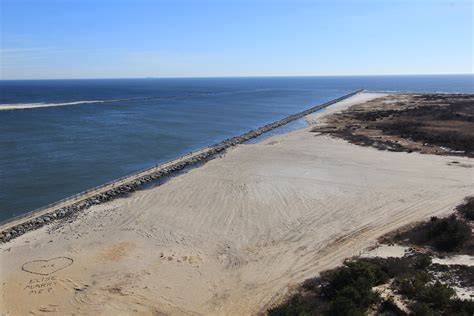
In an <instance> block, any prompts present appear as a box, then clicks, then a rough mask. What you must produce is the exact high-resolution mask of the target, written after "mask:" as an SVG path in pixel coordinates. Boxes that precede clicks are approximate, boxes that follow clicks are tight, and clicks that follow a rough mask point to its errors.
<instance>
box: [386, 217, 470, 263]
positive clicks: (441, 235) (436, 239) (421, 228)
mask: <svg viewBox="0 0 474 316" xmlns="http://www.w3.org/2000/svg"><path fill="white" fill-rule="evenodd" d="M393 239H394V241H395V242H397V243H401V244H409V245H417V246H430V247H433V248H434V249H435V250H437V251H441V252H456V253H464V254H468V255H474V241H473V237H472V231H471V227H470V226H469V224H468V223H467V221H466V220H464V219H463V218H457V217H456V215H454V214H453V215H451V216H449V217H446V218H438V217H431V219H430V220H429V221H428V222H425V223H421V224H419V225H417V226H415V227H413V228H412V229H410V230H407V231H404V232H400V233H398V234H397V235H395V236H394V238H393Z"/></svg>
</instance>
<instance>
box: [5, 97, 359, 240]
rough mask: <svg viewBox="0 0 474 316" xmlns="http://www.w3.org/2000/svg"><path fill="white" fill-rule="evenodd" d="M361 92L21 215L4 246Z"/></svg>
mask: <svg viewBox="0 0 474 316" xmlns="http://www.w3.org/2000/svg"><path fill="white" fill-rule="evenodd" d="M361 91H362V90H358V91H355V92H352V93H349V94H346V95H344V96H342V97H340V98H337V99H334V100H331V101H329V102H326V103H324V104H321V105H317V106H315V107H312V108H310V109H308V110H305V111H302V112H299V113H297V114H294V115H290V116H288V117H285V118H283V119H281V120H279V121H276V122H273V123H270V124H267V125H265V126H262V127H259V128H257V129H253V130H250V131H248V132H246V133H244V134H242V135H240V136H236V137H232V138H228V139H226V140H224V141H222V142H220V143H217V144H215V145H212V146H209V147H207V148H205V149H203V150H201V151H198V152H196V153H191V154H188V155H185V156H182V157H179V158H177V159H175V160H173V161H171V162H167V163H165V164H162V165H158V166H154V167H152V168H149V169H147V170H144V171H140V172H137V173H135V174H132V175H130V176H127V177H124V178H121V179H119V180H116V181H113V182H111V183H107V184H105V185H102V186H100V187H98V188H95V189H92V190H88V191H85V192H82V193H79V194H76V195H74V196H73V197H70V198H67V199H64V200H61V201H60V202H61V203H59V202H56V203H53V204H52V205H49V206H46V207H43V208H41V209H40V210H36V211H32V212H30V213H27V214H25V215H21V216H18V217H16V218H12V219H10V220H7V221H5V222H3V223H1V225H2V226H3V227H5V226H7V225H8V224H9V223H12V222H18V223H19V224H16V225H14V226H12V227H8V228H5V229H4V228H0V229H1V232H0V243H4V242H7V241H9V240H12V239H13V238H16V237H18V236H21V235H23V234H24V233H26V232H28V231H31V230H34V229H37V228H40V227H42V226H44V225H47V224H49V223H51V222H52V221H55V220H58V219H64V218H67V217H69V216H71V215H73V214H74V213H77V212H79V211H81V210H84V209H87V208H89V207H91V206H92V205H96V204H101V203H105V202H108V201H110V200H113V199H116V198H119V197H123V196H125V195H127V194H129V193H131V192H134V191H136V190H139V189H141V188H143V187H144V186H145V185H147V184H149V183H152V182H153V181H157V180H163V179H164V178H166V177H170V176H173V175H176V174H177V173H178V172H180V171H183V170H184V169H185V168H189V167H192V166H196V165H198V164H200V163H204V162H206V161H208V160H210V159H213V158H215V157H216V155H218V154H221V153H222V152H223V151H225V150H227V149H228V148H231V147H233V146H236V145H238V144H242V143H245V142H246V141H248V140H250V139H252V138H255V137H258V136H260V135H262V134H263V133H266V132H268V131H271V130H273V129H275V128H278V127H281V126H283V125H285V124H288V123H290V122H292V121H295V120H297V119H300V118H303V117H304V116H306V115H308V114H311V113H313V112H315V111H318V110H321V109H323V108H325V107H328V106H330V105H332V104H334V103H337V102H340V101H342V100H344V99H347V98H349V97H351V96H353V95H355V94H357V93H359V92H361ZM138 175H141V176H138ZM137 176H138V177H137ZM127 179H130V180H129V181H126V180H127ZM124 180H125V181H124ZM119 181H120V183H121V184H120V185H116V186H115V185H113V184H114V183H117V182H119ZM106 186H113V188H111V189H109V190H107V191H105V192H100V193H98V194H96V195H94V194H92V196H90V195H91V193H92V192H93V191H94V190H97V191H102V190H103V188H104V187H106ZM86 195H89V197H87V198H85V196H86ZM81 196H84V198H83V199H81V198H80V197H81ZM67 201H70V204H69V205H67V206H63V207H60V208H57V209H54V205H58V204H65V202H67ZM66 204H67V203H66ZM45 209H52V211H51V212H48V213H46V214H42V215H38V216H35V213H39V212H41V211H44V210H45ZM22 219H24V221H22ZM8 226H11V225H8Z"/></svg>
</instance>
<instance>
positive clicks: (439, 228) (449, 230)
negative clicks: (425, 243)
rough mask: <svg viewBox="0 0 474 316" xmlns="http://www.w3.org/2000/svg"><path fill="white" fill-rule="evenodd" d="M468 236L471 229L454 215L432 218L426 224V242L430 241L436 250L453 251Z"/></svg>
mask: <svg viewBox="0 0 474 316" xmlns="http://www.w3.org/2000/svg"><path fill="white" fill-rule="evenodd" d="M470 236H471V228H470V227H469V226H468V225H467V224H466V223H464V222H462V221H460V220H458V219H457V218H456V216H454V215H451V216H449V217H447V218H442V219H438V218H436V217H432V218H431V220H430V222H429V223H428V224H427V237H428V240H431V241H432V242H433V245H434V246H435V247H436V249H438V250H442V251H453V250H455V249H456V248H459V247H460V246H461V245H462V244H463V243H464V242H465V241H466V240H468V239H469V237H470Z"/></svg>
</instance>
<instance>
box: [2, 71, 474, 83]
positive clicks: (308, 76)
mask: <svg viewBox="0 0 474 316" xmlns="http://www.w3.org/2000/svg"><path fill="white" fill-rule="evenodd" d="M469 75H470V76H474V72H472V73H398V74H355V75H354V74H352V75H249V76H238V75H237V76H164V77H150V76H147V77H96V78H94V77H88V78H27V79H3V78H0V81H36V80H38V81H39V80H121V79H230V78H312V77H384V76H385V77H388V76H393V77H395V76H469Z"/></svg>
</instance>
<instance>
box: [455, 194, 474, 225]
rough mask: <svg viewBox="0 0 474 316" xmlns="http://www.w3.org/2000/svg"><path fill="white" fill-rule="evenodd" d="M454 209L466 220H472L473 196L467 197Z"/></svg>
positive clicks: (473, 218)
mask: <svg viewBox="0 0 474 316" xmlns="http://www.w3.org/2000/svg"><path fill="white" fill-rule="evenodd" d="M456 209H457V210H458V212H459V213H461V214H462V215H463V216H464V217H465V218H467V219H468V220H471V221H472V220H474V196H470V197H467V198H466V199H465V200H464V203H463V204H461V205H459V206H458V207H456Z"/></svg>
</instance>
